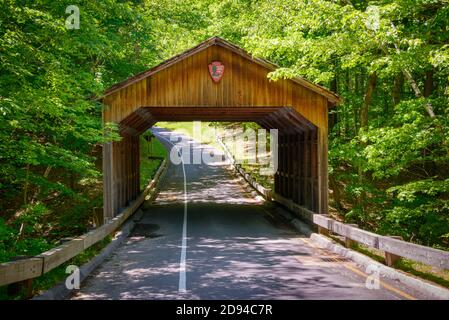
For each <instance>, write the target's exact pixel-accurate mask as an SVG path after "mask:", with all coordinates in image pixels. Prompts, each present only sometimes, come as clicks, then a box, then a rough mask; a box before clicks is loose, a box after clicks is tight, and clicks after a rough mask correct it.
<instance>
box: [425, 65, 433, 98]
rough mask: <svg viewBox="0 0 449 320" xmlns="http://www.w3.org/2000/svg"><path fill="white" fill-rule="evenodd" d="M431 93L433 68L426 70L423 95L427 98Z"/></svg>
mask: <svg viewBox="0 0 449 320" xmlns="http://www.w3.org/2000/svg"><path fill="white" fill-rule="evenodd" d="M432 93H433V70H429V71H427V72H426V81H425V82H424V97H426V98H428V97H430V96H431V95H432Z"/></svg>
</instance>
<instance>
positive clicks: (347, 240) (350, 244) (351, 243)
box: [345, 223, 359, 248]
mask: <svg viewBox="0 0 449 320" xmlns="http://www.w3.org/2000/svg"><path fill="white" fill-rule="evenodd" d="M348 226H351V227H354V228H358V227H359V226H358V225H357V224H354V223H348ZM355 243H356V242H355V241H354V240H352V239H351V238H349V237H345V247H346V248H352V247H353V246H354V244H355Z"/></svg>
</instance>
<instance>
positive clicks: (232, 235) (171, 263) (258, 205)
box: [72, 130, 426, 299]
mask: <svg viewBox="0 0 449 320" xmlns="http://www.w3.org/2000/svg"><path fill="white" fill-rule="evenodd" d="M157 134H158V135H159V136H160V137H161V138H162V139H168V138H169V136H168V134H169V133H168V132H166V131H163V130H158V131H157ZM163 141H164V144H166V146H167V147H168V148H171V147H172V146H171V144H170V143H169V142H167V141H166V140H163ZM183 143H184V145H190V146H191V148H192V150H193V149H197V150H204V151H206V150H208V148H209V147H207V146H200V145H198V144H196V143H195V142H193V141H191V140H190V141H186V140H185V141H184V142H183ZM177 145H178V146H180V145H182V144H181V143H178V144H177ZM186 159H187V158H186ZM186 159H184V160H185V161H184V162H187V160H186ZM226 168H227V164H226V163H225V162H223V161H221V159H220V160H218V161H216V162H215V163H214V164H212V165H206V164H184V165H182V163H181V164H178V165H174V164H172V163H170V165H169V168H168V171H167V174H166V176H165V179H164V180H163V181H162V185H161V191H160V193H159V195H158V197H157V198H156V200H155V201H154V202H153V203H146V204H145V205H144V215H143V217H142V219H141V220H140V221H139V223H138V224H137V225H136V227H135V229H134V231H133V232H132V233H131V235H130V237H129V239H128V241H127V242H126V243H124V244H123V245H122V246H121V247H120V248H119V249H118V250H117V251H116V252H115V253H114V254H113V255H112V256H111V257H110V258H109V259H107V260H106V261H105V262H104V263H103V264H102V265H101V266H100V267H99V268H98V269H97V270H96V271H95V272H94V273H93V274H92V275H91V276H90V277H89V278H88V279H87V280H86V282H84V283H83V285H82V288H81V290H79V292H77V293H76V294H75V295H74V296H73V297H72V299H413V298H426V297H425V296H422V295H421V294H420V293H418V292H414V291H413V290H412V289H410V288H406V287H404V286H402V285H400V284H398V283H392V282H389V281H386V280H385V279H381V285H380V287H379V288H378V289H375V288H374V289H369V288H367V286H366V279H367V276H368V275H367V274H366V273H365V270H362V269H360V268H359V267H358V266H357V265H355V264H354V263H353V262H351V261H345V260H344V259H343V258H342V257H339V256H336V255H334V254H331V253H330V252H326V251H325V250H323V249H320V248H317V247H316V246H315V245H314V244H313V242H311V241H310V239H308V238H307V237H305V236H303V235H301V234H299V233H298V231H296V230H295V229H294V228H292V227H291V226H290V225H288V224H287V223H285V222H282V221H281V220H280V219H278V218H277V213H276V212H277V211H279V210H282V209H281V208H279V207H276V206H274V205H272V204H268V203H264V201H263V200H262V199H261V198H257V197H256V198H255V197H254V194H252V193H250V192H248V189H247V188H245V186H244V185H243V184H242V183H241V182H239V180H238V179H237V177H235V176H233V175H232V174H231V172H230V171H229V170H228V169H226ZM184 173H185V174H184Z"/></svg>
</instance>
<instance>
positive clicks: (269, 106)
mask: <svg viewBox="0 0 449 320" xmlns="http://www.w3.org/2000/svg"><path fill="white" fill-rule="evenodd" d="M210 68H211V70H209V69H210ZM275 69H276V66H275V65H273V64H271V63H269V62H267V61H265V60H262V59H258V58H254V57H252V56H251V55H249V54H248V53H246V52H245V51H244V50H242V49H241V48H239V47H236V46H235V45H233V44H231V43H229V42H227V41H225V40H223V39H220V38H217V37H214V38H211V39H209V40H206V41H204V42H203V43H201V44H199V45H198V46H196V47H194V48H192V49H190V50H188V51H185V52H184V53H182V54H180V55H177V56H175V57H173V58H171V59H169V60H166V61H165V62H163V63H161V64H160V65H158V66H156V67H154V68H152V69H150V70H147V71H145V72H142V73H140V74H138V75H136V76H134V77H131V78H129V79H127V80H125V81H123V82H121V83H119V84H116V85H114V86H113V87H111V88H109V89H108V90H107V91H106V92H105V94H104V96H103V98H102V101H103V103H104V104H105V108H104V112H103V122H104V123H107V122H114V123H117V124H118V125H119V128H120V134H121V136H122V137H123V138H122V140H121V141H119V142H110V143H106V144H105V145H104V146H103V182H104V216H105V218H106V219H107V218H112V217H114V216H115V215H117V214H118V213H119V212H120V210H121V209H122V208H124V207H126V206H127V205H128V204H129V202H130V201H132V200H133V199H135V198H136V197H137V196H138V195H139V194H140V185H139V181H140V180H139V158H140V157H139V152H140V151H139V135H140V134H141V133H143V132H145V131H146V130H147V129H148V128H150V127H151V126H152V125H154V124H155V123H156V122H158V121H193V120H202V121H252V122H256V123H258V124H259V125H260V126H262V127H264V128H266V129H278V130H279V132H278V134H279V153H278V154H279V156H278V157H279V158H278V159H279V160H278V162H279V165H278V171H277V172H276V175H275V190H274V191H275V193H276V194H278V195H280V196H282V197H284V198H287V199H291V200H292V201H293V202H295V203H297V204H299V205H301V206H303V207H305V208H307V209H309V210H312V211H314V212H317V213H323V214H325V213H327V207H328V169H327V135H328V121H327V120H328V109H329V108H330V107H332V106H334V105H335V104H336V103H338V101H339V98H338V97H337V96H336V95H335V94H334V93H332V92H330V91H328V90H326V89H325V88H323V87H321V86H318V85H315V84H313V83H311V82H309V81H306V80H304V79H301V78H294V79H289V80H278V81H270V80H269V79H268V78H267V74H268V73H269V72H270V71H273V70H275Z"/></svg>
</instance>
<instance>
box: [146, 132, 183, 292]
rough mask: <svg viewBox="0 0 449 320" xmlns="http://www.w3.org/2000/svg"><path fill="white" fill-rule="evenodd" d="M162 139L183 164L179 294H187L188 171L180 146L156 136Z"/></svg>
mask: <svg viewBox="0 0 449 320" xmlns="http://www.w3.org/2000/svg"><path fill="white" fill-rule="evenodd" d="M154 134H155V135H157V136H158V137H160V138H161V139H163V140H165V141H167V142H168V143H170V144H171V145H172V146H173V148H176V150H177V152H178V155H179V157H180V159H181V164H182V173H183V175H184V218H183V223H182V242H181V258H180V261H179V285H178V292H179V293H186V292H187V287H186V256H187V178H186V169H185V166H184V158H183V155H182V153H181V150H180V149H179V146H177V145H175V144H174V143H173V142H171V141H170V140H169V139H167V138H165V137H163V136H162V135H159V134H156V133H154Z"/></svg>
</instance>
